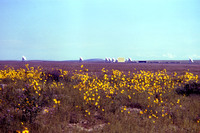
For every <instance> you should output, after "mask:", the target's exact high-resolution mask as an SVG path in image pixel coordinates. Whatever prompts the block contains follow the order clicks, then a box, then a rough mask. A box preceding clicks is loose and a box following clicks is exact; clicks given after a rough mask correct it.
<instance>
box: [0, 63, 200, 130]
mask: <svg viewBox="0 0 200 133" xmlns="http://www.w3.org/2000/svg"><path fill="white" fill-rule="evenodd" d="M198 80H199V78H198V75H194V74H192V73H190V72H188V71H187V72H184V74H182V73H181V74H179V73H176V72H173V73H171V74H168V73H167V71H166V70H165V69H164V70H162V71H157V72H151V71H143V70H140V71H137V70H134V71H132V72H128V73H126V74H124V73H123V71H119V70H112V71H108V70H106V69H105V68H103V69H102V70H101V74H99V75H96V74H95V73H89V72H88V69H87V68H85V67H84V66H83V65H81V66H80V70H74V71H73V72H72V71H71V72H69V71H66V70H62V69H54V68H52V69H49V70H47V69H43V68H41V67H29V65H28V64H26V68H19V69H14V68H12V67H5V68H4V69H2V70H0V84H1V86H0V93H1V94H0V132H18V133H21V132H22V133H25V132H27V133H28V132H33V133H35V132H39V133H43V132H49V133H51V132H52V133H54V132H58V133H59V132H113V133H115V132H150V133H154V132H170V133H171V132H193V133H198V132H199V131H200V128H199V127H200V103H199V101H200V96H199V94H200V93H199V92H200V91H199V89H200V83H199V82H198Z"/></svg>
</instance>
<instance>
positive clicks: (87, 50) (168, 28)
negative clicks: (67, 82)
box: [0, 0, 200, 60]
mask: <svg viewBox="0 0 200 133" xmlns="http://www.w3.org/2000/svg"><path fill="white" fill-rule="evenodd" d="M199 7H200V0H0V60H21V57H22V56H25V57H26V58H27V60H78V59H79V58H80V57H82V58H83V59H91V58H102V59H104V58H106V57H107V58H118V57H124V58H129V57H130V58H132V60H188V59H189V58H192V59H200V8H199Z"/></svg>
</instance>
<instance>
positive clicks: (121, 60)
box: [117, 57, 125, 62]
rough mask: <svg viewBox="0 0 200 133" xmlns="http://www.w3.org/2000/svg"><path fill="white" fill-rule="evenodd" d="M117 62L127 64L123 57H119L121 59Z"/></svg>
mask: <svg viewBox="0 0 200 133" xmlns="http://www.w3.org/2000/svg"><path fill="white" fill-rule="evenodd" d="M117 60H118V62H125V58H123V57H119V58H117Z"/></svg>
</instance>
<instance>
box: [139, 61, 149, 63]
mask: <svg viewBox="0 0 200 133" xmlns="http://www.w3.org/2000/svg"><path fill="white" fill-rule="evenodd" d="M138 63H147V61H138Z"/></svg>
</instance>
